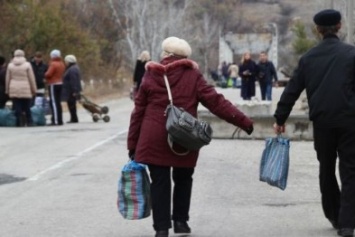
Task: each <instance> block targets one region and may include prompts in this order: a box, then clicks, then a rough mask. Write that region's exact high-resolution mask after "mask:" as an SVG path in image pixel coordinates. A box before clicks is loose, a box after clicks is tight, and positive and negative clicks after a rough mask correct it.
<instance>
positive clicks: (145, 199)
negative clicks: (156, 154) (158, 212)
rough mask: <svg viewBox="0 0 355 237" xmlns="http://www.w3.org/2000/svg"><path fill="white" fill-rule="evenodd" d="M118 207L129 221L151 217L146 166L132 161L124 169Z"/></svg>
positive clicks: (120, 181) (120, 183)
mask: <svg viewBox="0 0 355 237" xmlns="http://www.w3.org/2000/svg"><path fill="white" fill-rule="evenodd" d="M117 206H118V210H119V212H120V213H121V215H122V216H123V218H125V219H128V220H139V219H143V218H146V217H148V216H150V211H151V200H150V180H149V177H148V174H147V170H146V166H145V165H143V164H139V163H137V162H135V161H130V162H129V163H128V164H126V165H125V166H124V167H123V169H122V172H121V176H120V179H119V181H118V200H117Z"/></svg>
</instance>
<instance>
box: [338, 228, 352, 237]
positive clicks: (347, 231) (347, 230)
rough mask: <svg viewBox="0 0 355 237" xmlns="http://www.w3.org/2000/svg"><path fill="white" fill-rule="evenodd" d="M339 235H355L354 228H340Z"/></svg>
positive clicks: (343, 236)
mask: <svg viewBox="0 0 355 237" xmlns="http://www.w3.org/2000/svg"><path fill="white" fill-rule="evenodd" d="M338 235H339V236H342V237H354V229H351V228H343V229H340V230H338Z"/></svg>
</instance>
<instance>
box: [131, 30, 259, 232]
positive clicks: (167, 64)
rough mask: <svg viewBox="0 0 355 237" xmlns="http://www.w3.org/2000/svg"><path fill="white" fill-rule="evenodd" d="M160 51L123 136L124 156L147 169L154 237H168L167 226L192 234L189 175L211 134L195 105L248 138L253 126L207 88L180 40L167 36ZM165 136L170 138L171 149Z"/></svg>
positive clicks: (138, 94)
mask: <svg viewBox="0 0 355 237" xmlns="http://www.w3.org/2000/svg"><path fill="white" fill-rule="evenodd" d="M162 50H163V59H162V61H161V62H159V63H156V62H149V63H147V64H146V72H145V74H144V77H143V80H142V84H141V86H140V89H139V91H138V93H137V95H136V97H135V100H134V104H135V106H134V110H133V111H132V114H131V121H130V126H129V132H128V138H127V148H128V150H129V152H128V153H129V156H134V160H135V161H136V162H138V163H142V164H146V165H147V166H148V169H149V173H150V178H151V201H152V210H153V227H154V230H155V231H156V235H155V236H156V237H168V236H169V229H170V228H171V227H174V232H175V233H179V234H184V233H185V234H186V233H191V228H190V226H189V225H188V221H189V211H190V203H191V196H192V184H193V178H192V176H193V173H194V170H195V166H196V164H197V159H198V155H199V148H201V147H202V145H206V144H208V143H209V142H210V138H211V135H212V129H210V128H209V125H208V124H206V123H205V124H204V125H201V123H202V121H199V120H197V119H196V117H197V107H198V105H199V103H202V104H203V105H204V106H205V107H206V108H207V109H209V110H210V111H211V112H212V113H213V114H215V115H217V116H218V117H220V118H222V119H224V120H226V121H227V122H229V123H231V124H233V125H235V126H238V127H241V128H242V129H243V130H244V131H246V132H247V133H248V134H251V133H252V132H253V122H252V121H251V120H250V119H249V118H248V117H247V116H245V115H244V114H243V113H242V112H240V111H239V110H238V109H237V108H236V107H235V106H234V105H233V104H232V103H230V102H229V101H228V100H226V99H225V98H224V97H223V95H221V94H218V93H217V92H216V90H215V88H214V87H213V86H211V85H208V84H207V82H206V80H205V79H204V78H203V75H202V73H201V72H200V71H199V70H198V65H197V63H196V62H194V61H192V60H190V59H188V57H189V56H190V55H191V47H190V45H189V44H188V43H187V42H186V41H185V40H183V39H179V38H176V37H169V38H167V39H165V40H164V41H163V43H162ZM166 82H167V84H166ZM167 85H168V86H167ZM168 88H169V89H170V91H171V95H174V102H172V96H170V97H169V95H168V94H169V93H168ZM169 99H170V100H169ZM167 108H168V109H167ZM180 108H183V109H180ZM170 122H171V123H170ZM167 125H168V126H167ZM170 125H172V126H170ZM175 125H176V126H175ZM170 128H174V130H171V129H170ZM175 129H176V130H175ZM177 131H178V132H182V133H181V134H180V133H179V134H180V135H181V136H180V135H179V136H176V135H177V133H175V132H177ZM172 134H173V135H174V136H172ZM189 135H193V136H191V137H192V139H193V141H196V140H197V141H199V140H201V139H202V141H203V142H200V143H199V144H198V146H194V147H189V146H190V145H193V144H194V145H196V144H197V143H195V142H191V140H189V141H190V142H188V143H189V144H186V143H185V142H184V141H187V139H188V137H189ZM201 135H202V136H201ZM169 136H171V137H173V142H172V144H170V145H169V142H168V137H169ZM191 137H190V138H191ZM177 138H182V139H181V140H179V141H178V140H177ZM195 139H196V140H195ZM187 145H189V146H187ZM184 146H185V147H184ZM184 153H185V154H184ZM172 180H173V183H174V185H172V182H171V181H172ZM172 193H173V195H172ZM172 224H173V225H172ZM127 235H129V234H127Z"/></svg>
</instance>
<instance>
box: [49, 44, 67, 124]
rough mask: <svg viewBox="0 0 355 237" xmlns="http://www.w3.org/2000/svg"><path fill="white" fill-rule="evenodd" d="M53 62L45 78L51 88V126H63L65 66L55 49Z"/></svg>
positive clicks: (51, 55) (52, 57)
mask: <svg viewBox="0 0 355 237" xmlns="http://www.w3.org/2000/svg"><path fill="white" fill-rule="evenodd" d="M50 57H51V61H50V63H49V67H48V70H47V72H46V73H45V75H44V76H45V78H46V82H47V85H48V87H49V97H50V101H49V103H50V106H51V111H52V119H51V120H52V123H51V125H63V114H62V105H61V96H62V84H63V74H64V72H65V65H64V63H63V60H62V58H61V53H60V51H59V50H57V49H54V50H52V52H51V53H50Z"/></svg>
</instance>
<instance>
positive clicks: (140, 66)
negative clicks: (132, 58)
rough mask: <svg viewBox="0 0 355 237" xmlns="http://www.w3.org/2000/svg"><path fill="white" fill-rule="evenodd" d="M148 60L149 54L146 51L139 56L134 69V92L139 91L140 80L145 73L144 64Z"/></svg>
mask: <svg viewBox="0 0 355 237" xmlns="http://www.w3.org/2000/svg"><path fill="white" fill-rule="evenodd" d="M149 60H150V54H149V52H148V51H143V52H142V53H141V55H140V56H139V58H138V60H137V62H136V67H135V69H134V75H133V83H134V84H135V92H137V91H138V90H139V87H140V85H141V83H142V78H143V76H144V73H145V64H146V63H147V62H148V61H149Z"/></svg>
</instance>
